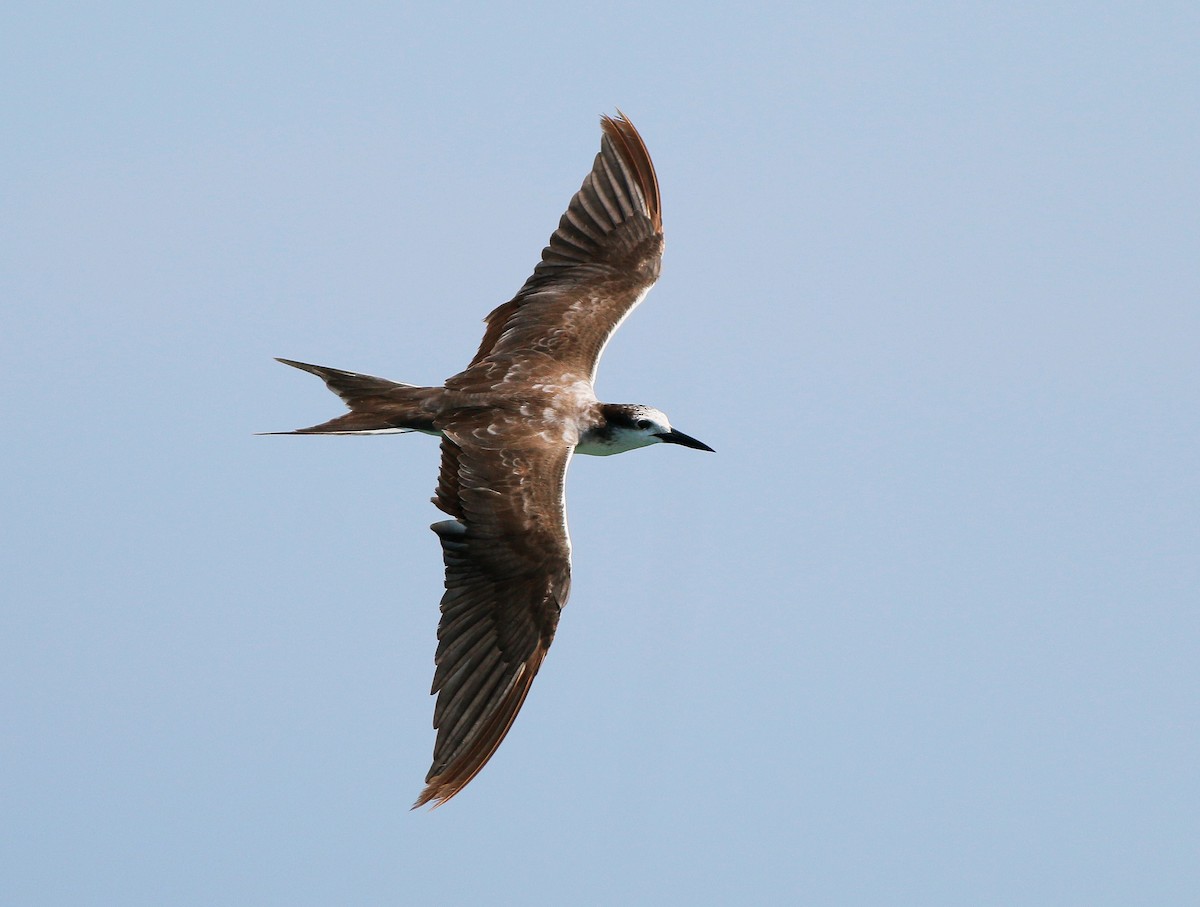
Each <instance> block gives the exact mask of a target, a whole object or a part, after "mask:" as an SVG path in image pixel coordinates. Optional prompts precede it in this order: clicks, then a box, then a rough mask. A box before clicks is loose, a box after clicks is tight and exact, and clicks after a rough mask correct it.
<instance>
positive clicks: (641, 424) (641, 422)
mask: <svg viewBox="0 0 1200 907" xmlns="http://www.w3.org/2000/svg"><path fill="white" fill-rule="evenodd" d="M635 424H636V425H637V427H638V428H640V429H641V430H642V431H645V430H646V429H647V428H649V427H650V426H651V425H653V424H654V423H653V422H651V421H650V420H649V419H638V420H637V422H636V423H635Z"/></svg>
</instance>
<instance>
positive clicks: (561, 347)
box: [471, 114, 663, 377]
mask: <svg viewBox="0 0 1200 907" xmlns="http://www.w3.org/2000/svg"><path fill="white" fill-rule="evenodd" d="M601 126H602V127H603V135H602V137H601V139H600V153H599V154H598V155H596V161H595V163H594V164H593V165H592V172H591V173H589V174H588V176H587V179H585V180H584V181H583V186H582V187H580V189H579V191H578V192H577V193H575V197H574V198H572V199H571V204H570V206H569V207H568V208H567V211H566V213H565V214H564V215H563V216H562V219H561V220H560V221H559V223H558V229H557V230H555V231H554V234H553V235H552V236H551V237H550V244H549V245H548V246H546V248H545V249H543V250H542V260H541V262H540V263H539V264H538V266H537V267H536V268H534V271H533V275H532V276H531V277H530V278H529V280H527V281H526V282H525V286H523V287H522V288H521V291H520V292H519V293H517V295H516V296H515V297H514V298H513V299H511V300H510V301H508V302H506V303H504V304H503V305H502V306H500V307H499V308H497V309H496V310H495V311H493V312H492V313H491V314H490V315H488V317H487V325H488V326H487V331H486V332H485V333H484V337H483V343H482V344H480V347H479V352H478V353H476V354H475V358H474V359H473V360H471V365H472V366H474V365H477V364H479V363H480V362H482V361H483V360H485V359H488V358H489V357H490V358H499V357H507V356H512V355H522V354H528V353H530V352H541V353H546V354H548V355H550V356H552V357H553V358H554V359H555V360H557V361H558V362H560V363H562V364H564V365H567V366H568V367H571V369H572V370H573V371H575V372H576V373H578V374H581V375H587V376H589V377H594V376H595V372H596V364H597V362H598V361H599V359H600V354H601V353H602V352H603V351H604V347H605V345H606V344H607V343H608V340H609V338H610V337H611V336H612V334H613V332H614V331H615V330H616V329H617V327H618V326H619V325H620V323H621V322H622V321H623V320H624V319H625V317H626V316H627V315H628V314H629V313H630V312H631V311H632V310H633V308H634V306H636V305H637V304H638V303H639V302H641V300H642V298H643V297H644V296H645V295H646V292H647V291H648V290H649V289H650V287H651V286H653V284H654V282H655V281H656V280H657V279H658V273H659V267H660V263H661V261H662V250H663V234H662V209H661V205H660V202H659V194H658V178H657V177H656V176H655V174H654V165H653V164H652V163H651V161H650V154H649V152H647V151H646V146H645V144H644V143H643V142H642V138H641V136H640V135H638V132H637V130H636V129H634V127H633V124H632V123H630V122H629V120H628V119H626V118H625V116H624V114H618V115H617V116H616V117H609V116H605V117H602V118H601Z"/></svg>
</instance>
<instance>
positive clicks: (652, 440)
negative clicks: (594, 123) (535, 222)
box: [275, 109, 712, 809]
mask: <svg viewBox="0 0 1200 907" xmlns="http://www.w3.org/2000/svg"><path fill="white" fill-rule="evenodd" d="M600 125H601V139H600V151H599V153H598V154H597V155H596V157H595V160H594V162H593V164H592V169H591V171H590V172H589V173H588V175H587V177H586V178H585V179H584V181H583V185H582V186H581V187H580V189H579V191H578V192H576V193H575V195H574V196H573V197H572V199H571V201H570V204H569V205H568V207H567V210H566V212H565V213H564V214H563V216H562V218H561V219H560V220H559V223H558V227H557V229H556V230H555V231H554V233H553V234H552V235H551V237H550V241H549V244H548V245H547V246H546V247H545V248H544V249H543V250H542V255H541V260H540V261H539V262H538V264H537V266H536V267H535V268H534V270H533V274H532V275H531V276H530V277H529V279H528V280H527V281H526V282H525V284H524V285H523V286H522V287H521V289H520V290H519V291H518V292H517V294H516V295H515V296H514V297H513V298H512V299H510V300H509V301H508V302H505V303H503V304H502V305H500V306H498V307H497V308H496V309H494V310H493V311H492V312H491V313H490V314H489V315H488V316H487V317H486V318H485V319H484V320H485V324H486V328H485V331H484V336H483V340H482V342H481V343H480V345H479V350H478V351H477V352H476V353H475V356H474V358H473V359H471V361H470V364H469V365H468V366H467V367H466V369H464V370H463V371H461V372H459V373H458V374H457V375H454V376H453V377H451V378H449V379H447V380H446V382H445V384H444V385H443V386H442V387H420V386H416V385H410V384H401V383H398V382H395V381H389V380H387V379H385V378H376V377H373V376H371V375H364V374H359V373H357V372H348V371H342V370H340V369H334V368H327V367H324V366H318V365H311V364H309V363H305V362H297V361H295V360H292V359H279V360H278V361H279V362H282V363H283V364H285V365H290V366H292V367H294V368H298V369H301V370H303V371H306V372H309V373H311V374H313V375H316V376H317V377H318V378H320V379H321V380H323V381H324V382H325V384H326V386H327V387H328V388H329V390H331V391H333V393H335V394H337V395H338V396H339V397H340V398H341V399H342V402H343V403H344V404H345V405H346V406H347V407H348V408H349V412H347V413H345V414H343V415H341V416H338V417H337V418H334V419H331V420H329V421H328V422H324V423H321V424H320V425H314V426H312V427H310V428H301V429H297V430H295V431H291V432H276V433H275V434H289V435H290V434H296V435H373V434H394V433H404V432H423V433H425V434H430V435H436V436H438V437H439V438H440V439H441V465H440V470H439V473H438V480H437V486H436V492H435V494H434V497H433V503H434V505H435V506H436V507H437V508H438V509H440V510H441V511H442V512H443V513H444V514H445V515H446V516H447V517H448V519H444V520H441V521H439V522H436V523H434V524H433V525H432V526H431V527H430V528H431V529H432V530H433V531H434V532H435V533H436V534H437V537H438V539H439V540H440V542H441V548H442V556H443V561H444V565H445V592H444V594H443V595H442V599H441V604H440V610H441V617H440V621H439V624H438V630H437V639H438V643H437V651H436V655H435V658H434V664H435V668H434V676H433V685H432V690H431V694H436V696H437V700H436V702H435V705H434V715H433V726H434V728H435V730H436V739H435V742H434V749H433V762H432V765H431V766H430V769H429V772H428V774H427V775H426V778H425V786H424V788H423V789H422V791H421V793H420V795H419V796H418V798H417V801H416V803H414V804H413V808H414V809H415V808H417V807H420V806H424V805H426V804H432V805H433V806H434V807H437V806H441V805H443V804H445V803H446V802H448V801H449V800H450V799H451V798H452V797H454V796H456V795H457V794H458V793H460V792H461V791H462V790H463V788H464V787H466V786H467V784H468V783H469V782H470V781H471V780H472V779H473V778H474V777H475V776H476V775H477V774H478V773H479V771H480V770H481V769H482V768H483V767H484V765H485V764H487V762H488V760H489V759H491V757H492V755H493V754H494V753H495V752H496V749H497V747H499V746H500V743H501V741H503V739H504V737H505V736H506V735H507V733H508V731H509V728H511V727H512V724H513V721H514V719H515V718H516V716H517V713H518V712H519V711H520V709H521V706H522V705H523V704H524V702H525V698H526V696H527V695H528V693H529V689H530V685H531V684H532V683H533V679H534V677H535V676H536V675H537V673H538V670H539V669H540V668H541V666H542V662H543V660H544V659H545V657H546V652H547V650H548V649H549V648H550V643H551V642H552V641H553V639H554V634H555V630H556V628H557V626H558V621H559V615H560V612H561V611H562V609H563V607H564V606H565V605H566V603H567V596H568V594H569V592H570V587H571V540H570V533H569V531H568V529H567V520H566V504H565V495H564V482H565V478H566V473H567V466H568V464H569V463H570V461H571V457H572V455H573V454H577V453H578V454H589V455H593V456H610V455H613V454H619V453H624V452H626V451H630V450H635V449H638V448H642V447H647V446H650V445H652V444H660V443H665V444H676V445H680V446H683V447H688V448H693V449H696V450H703V451H710V452H711V451H712V448H711V447H709V446H708V445H707V444H705V443H703V442H701V441H698V440H696V439H695V438H693V437H691V436H690V435H686V434H684V433H683V432H681V431H679V430H678V429H676V428H674V427H672V425H671V423H670V420H669V419H668V418H667V416H666V414H665V413H663V412H662V411H661V410H658V409H655V408H654V407H651V406H644V405H641V404H622V403H602V402H600V401H599V400H598V399H597V398H596V394H595V390H594V387H593V384H594V381H595V378H596V368H597V364H598V363H599V361H600V357H601V354H602V353H603V352H604V348H605V346H607V344H608V342H609V340H610V338H611V337H612V335H613V333H614V332H615V331H616V329H617V328H618V327H619V326H620V324H621V323H622V322H623V321H624V320H625V318H626V317H627V316H628V315H629V313H630V312H632V311H633V309H634V308H635V307H636V306H637V305H638V304H639V303H640V302H641V301H642V300H643V299H644V298H645V296H646V293H647V292H648V291H649V290H650V288H651V286H653V284H654V283H655V282H656V281H657V280H658V276H659V271H660V269H661V262H662V253H663V229H662V209H661V202H660V194H659V186H658V177H657V175H656V173H655V170H654V165H653V163H652V162H651V159H650V154H649V152H648V151H647V150H646V145H645V143H644V142H643V141H642V138H641V136H640V135H639V134H638V131H637V129H636V128H634V125H633V123H631V122H630V120H629V119H628V117H626V116H625V114H624V113H623V112H621V111H620V109H618V110H617V112H616V115H615V116H609V115H602V116H601V118H600Z"/></svg>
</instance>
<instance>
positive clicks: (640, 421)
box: [576, 403, 712, 456]
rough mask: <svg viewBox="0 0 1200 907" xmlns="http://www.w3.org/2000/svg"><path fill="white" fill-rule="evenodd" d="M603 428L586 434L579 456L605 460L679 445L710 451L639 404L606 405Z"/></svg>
mask: <svg viewBox="0 0 1200 907" xmlns="http://www.w3.org/2000/svg"><path fill="white" fill-rule="evenodd" d="M603 413H604V419H605V424H604V425H603V426H600V427H599V428H598V429H597V430H595V431H593V432H589V433H588V434H587V435H585V437H584V438H583V439H582V441H581V443H580V445H579V446H578V447H577V448H576V451H577V452H579V453H586V454H594V455H598V456H607V455H609V454H616V453H624V452H625V451H627V450H637V449H638V448H639V447H648V446H650V445H651V444H680V445H682V446H683V447H691V448H692V449H694V450H707V451H711V450H712V448H711V447H709V446H708V445H707V444H705V443H704V442H703V441H697V440H696V439H695V438H693V437H692V436H691V435H685V434H684V433H683V432H681V431H678V430H676V429H674V428H672V427H671V420H670V419H668V418H667V414H666V413H664V412H663V411H662V410H660V409H655V408H654V407H653V406H643V405H641V404H640V403H609V404H605V405H604V407H603Z"/></svg>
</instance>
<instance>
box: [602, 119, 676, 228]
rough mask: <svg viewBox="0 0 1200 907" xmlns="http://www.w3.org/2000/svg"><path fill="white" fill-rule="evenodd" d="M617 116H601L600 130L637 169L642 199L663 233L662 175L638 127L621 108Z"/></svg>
mask: <svg viewBox="0 0 1200 907" xmlns="http://www.w3.org/2000/svg"><path fill="white" fill-rule="evenodd" d="M615 110H616V111H617V115H616V116H610V115H609V114H607V113H602V114H601V115H600V127H601V129H602V130H603V131H604V136H605V138H606V139H608V141H610V142H611V143H612V144H613V145H614V146H616V148H617V151H618V153H619V154H620V155H621V157H623V158H624V159H625V160H626V161H628V162H629V164H630V166H632V167H633V169H634V172H635V173H636V174H637V178H638V182H639V183H640V184H641V188H642V195H643V196H644V197H645V199H646V207H647V208H648V209H649V210H648V213H649V215H650V218H651V220H652V221H653V222H654V227H655V229H656V230H658V231H660V232H661V231H662V198H661V194H660V192H659V188H658V174H657V173H656V172H655V170H654V164H653V163H652V162H651V160H650V151H649V150H648V149H647V148H646V142H645V141H644V140H643V139H642V135H641V133H640V132H638V130H637V127H636V126H634V125H633V121H632V120H630V119H629V116H628V115H627V114H626V113H625V111H623V110H622V109H621V108H620V107H617V108H615Z"/></svg>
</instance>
